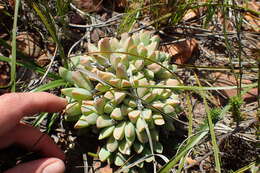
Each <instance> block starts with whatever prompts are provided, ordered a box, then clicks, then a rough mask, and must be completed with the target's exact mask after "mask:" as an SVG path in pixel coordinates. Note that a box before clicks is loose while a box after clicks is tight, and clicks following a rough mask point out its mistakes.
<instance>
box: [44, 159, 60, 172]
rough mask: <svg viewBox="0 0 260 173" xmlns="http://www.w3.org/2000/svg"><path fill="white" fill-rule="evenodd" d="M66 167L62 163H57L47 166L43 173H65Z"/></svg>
mask: <svg viewBox="0 0 260 173" xmlns="http://www.w3.org/2000/svg"><path fill="white" fill-rule="evenodd" d="M64 171H65V165H64V163H63V162H62V161H56V162H53V163H51V164H49V165H48V166H46V167H45V168H44V169H43V171H42V173H64Z"/></svg>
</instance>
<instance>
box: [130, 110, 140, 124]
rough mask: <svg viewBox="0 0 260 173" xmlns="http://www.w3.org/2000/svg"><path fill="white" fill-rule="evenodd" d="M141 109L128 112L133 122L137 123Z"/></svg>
mask: <svg viewBox="0 0 260 173" xmlns="http://www.w3.org/2000/svg"><path fill="white" fill-rule="evenodd" d="M140 114H141V111H139V110H134V111H131V112H129V113H128V118H129V119H130V121H131V122H132V123H136V121H137V119H138V117H139V116H140Z"/></svg>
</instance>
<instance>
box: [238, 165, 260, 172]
mask: <svg viewBox="0 0 260 173" xmlns="http://www.w3.org/2000/svg"><path fill="white" fill-rule="evenodd" d="M253 166H256V162H252V163H250V164H249V165H246V166H244V167H242V168H240V169H239V170H237V171H235V172H234V173H243V172H245V171H247V170H248V169H250V168H252V167H253ZM256 169H258V170H259V168H256ZM252 172H253V171H252Z"/></svg>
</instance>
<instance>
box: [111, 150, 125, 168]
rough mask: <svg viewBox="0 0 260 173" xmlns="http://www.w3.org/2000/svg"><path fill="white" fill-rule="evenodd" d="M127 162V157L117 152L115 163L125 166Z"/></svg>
mask: <svg viewBox="0 0 260 173" xmlns="http://www.w3.org/2000/svg"><path fill="white" fill-rule="evenodd" d="M125 162H126V158H125V157H124V156H123V155H122V154H120V153H117V154H116V156H115V162H114V163H115V165H116V166H123V165H124V164H125Z"/></svg>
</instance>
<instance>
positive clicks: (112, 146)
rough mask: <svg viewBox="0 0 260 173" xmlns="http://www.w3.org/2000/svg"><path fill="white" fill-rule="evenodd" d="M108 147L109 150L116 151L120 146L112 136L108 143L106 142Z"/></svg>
mask: <svg viewBox="0 0 260 173" xmlns="http://www.w3.org/2000/svg"><path fill="white" fill-rule="evenodd" d="M106 148H107V150H108V151H109V152H111V153H112V152H114V151H116V150H117V148H118V141H117V140H116V139H115V138H114V137H113V136H111V137H110V138H109V139H108V140H107V144H106Z"/></svg>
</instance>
